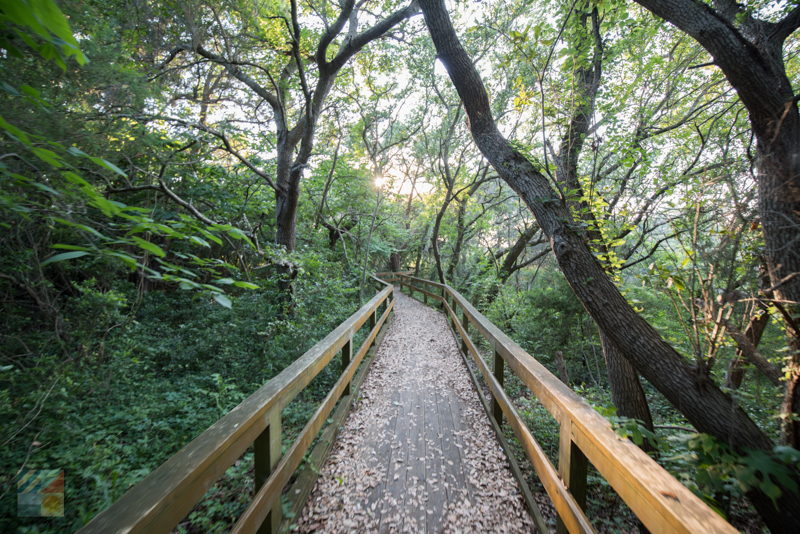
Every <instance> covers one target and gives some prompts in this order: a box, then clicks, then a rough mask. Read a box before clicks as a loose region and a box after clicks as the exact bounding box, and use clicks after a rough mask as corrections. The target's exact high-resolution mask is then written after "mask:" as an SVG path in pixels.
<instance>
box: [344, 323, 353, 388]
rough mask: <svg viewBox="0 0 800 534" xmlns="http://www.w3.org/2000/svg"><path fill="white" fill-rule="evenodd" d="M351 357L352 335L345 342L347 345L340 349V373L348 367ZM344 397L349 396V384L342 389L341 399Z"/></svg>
mask: <svg viewBox="0 0 800 534" xmlns="http://www.w3.org/2000/svg"><path fill="white" fill-rule="evenodd" d="M352 357H353V335H352V334H350V338H349V339H348V340H347V343H345V344H344V347H342V373H344V370H345V369H347V366H348V365H350V360H351V359H352ZM345 395H350V382H348V383H347V385H346V386H345V388H344V391H343V392H342V397H344V396H345Z"/></svg>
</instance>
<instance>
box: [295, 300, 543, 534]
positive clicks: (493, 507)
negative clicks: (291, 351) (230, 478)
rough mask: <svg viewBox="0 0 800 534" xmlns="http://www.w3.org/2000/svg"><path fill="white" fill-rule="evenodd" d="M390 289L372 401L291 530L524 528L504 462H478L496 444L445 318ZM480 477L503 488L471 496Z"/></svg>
mask: <svg viewBox="0 0 800 534" xmlns="http://www.w3.org/2000/svg"><path fill="white" fill-rule="evenodd" d="M396 295H397V301H396V307H395V316H394V318H393V319H392V322H391V323H390V325H389V327H388V331H387V334H386V338H385V340H384V345H382V346H381V348H380V349H379V350H378V353H377V354H376V359H375V362H374V364H373V366H372V368H371V370H370V375H369V376H367V378H366V380H365V381H364V385H363V386H362V391H363V394H364V396H365V397H367V398H368V402H362V403H357V404H356V406H354V409H353V412H352V413H351V415H350V418H349V419H348V421H347V422H345V425H344V427H343V428H342V431H341V432H340V438H339V439H340V440H341V444H340V445H339V446H338V449H337V450H336V451H335V452H334V454H332V455H331V458H330V459H329V461H328V462H327V463H326V464H325V465H324V466H323V468H322V470H321V475H320V478H319V480H318V482H317V486H316V487H315V489H314V492H313V493H312V496H311V499H310V500H309V504H308V505H307V506H306V509H304V511H303V513H301V515H300V518H299V520H298V523H297V525H296V528H297V530H298V531H299V532H342V533H344V532H348V533H350V532H387V533H392V532H413V533H425V532H429V533H439V532H485V531H487V530H489V531H492V530H494V531H503V532H530V531H531V529H532V524H531V522H530V518H529V517H528V515H527V512H526V511H525V508H524V503H523V502H522V500H521V499H520V498H518V497H517V496H518V495H519V491H518V490H517V488H516V482H515V480H514V479H513V476H512V475H511V473H510V471H509V469H508V466H507V463H506V465H503V463H504V462H503V461H502V460H501V461H494V462H486V461H485V460H484V459H485V458H489V457H493V456H494V457H496V456H497V455H496V453H494V454H493V453H492V451H493V450H496V449H497V447H498V444H497V442H496V441H495V440H496V437H495V436H494V433H493V431H492V430H491V427H490V426H489V423H488V421H487V420H486V418H485V414H484V412H483V410H482V408H481V406H480V404H479V402H480V401H479V400H478V398H477V395H476V393H475V391H474V389H472V384H471V381H470V379H469V377H468V374H467V370H466V368H465V367H464V363H463V360H462V359H461V357H460V355H459V352H458V346H457V345H456V342H455V340H454V339H453V336H452V334H451V333H450V332H449V330H448V327H447V323H446V319H445V318H444V316H442V315H441V314H440V313H438V312H436V311H434V310H432V309H431V308H428V307H425V306H423V305H421V304H419V303H417V302H416V301H414V300H411V299H409V298H407V297H405V296H404V295H399V294H396ZM476 436H481V439H476V438H475V437H476ZM466 438H469V439H466ZM468 444H469V445H468ZM468 446H469V447H470V450H469V454H465V449H466V448H467V447H468ZM336 447H337V446H335V448H336ZM365 470H373V471H375V472H376V473H377V475H376V477H375V478H374V480H373V479H371V480H370V481H369V484H365V483H362V482H360V481H359V472H361V471H365ZM481 478H484V479H485V480H488V481H491V482H492V484H493V485H495V486H498V485H499V486H498V487H502V488H504V489H502V491H497V492H488V493H487V492H486V491H483V492H477V491H476V488H475V486H474V485H473V483H472V482H470V480H472V481H474V480H476V479H481ZM478 496H480V498H478ZM509 496H511V497H509ZM362 510H367V513H361V511H362ZM373 510H374V513H372V514H371V513H370V512H371V511H373Z"/></svg>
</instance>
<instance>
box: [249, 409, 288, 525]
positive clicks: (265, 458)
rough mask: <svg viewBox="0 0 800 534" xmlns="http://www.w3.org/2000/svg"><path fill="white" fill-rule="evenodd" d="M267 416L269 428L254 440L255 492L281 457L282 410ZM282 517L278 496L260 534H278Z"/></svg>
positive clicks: (273, 411) (276, 410) (275, 410)
mask: <svg viewBox="0 0 800 534" xmlns="http://www.w3.org/2000/svg"><path fill="white" fill-rule="evenodd" d="M267 417H268V418H269V421H268V426H267V428H265V429H264V431H263V432H262V433H261V434H260V435H259V436H258V437H257V438H256V440H255V441H254V442H253V462H254V464H255V465H254V471H255V473H254V475H255V476H254V478H255V491H254V493H257V492H258V490H259V488H261V486H262V485H263V484H264V482H265V481H266V480H267V478H269V475H270V474H272V470H273V469H274V468H275V466H276V465H277V463H278V460H280V459H281V412H280V410H278V409H274V410H272V412H270V413H269V414H268V415H267ZM281 519H283V514H282V510H281V499H280V497H278V498H277V499H276V500H275V502H273V503H272V504H271V510H270V512H269V515H267V518H266V519H265V520H264V522H263V523H262V524H261V527H260V528H259V529H258V534H277V532H278V531H279V530H280V525H281Z"/></svg>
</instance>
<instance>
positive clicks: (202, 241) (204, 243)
mask: <svg viewBox="0 0 800 534" xmlns="http://www.w3.org/2000/svg"><path fill="white" fill-rule="evenodd" d="M189 240H190V241H194V242H195V243H197V244H198V245H202V246H204V247H206V248H211V245H210V244H209V243H208V241H206V240H205V239H202V238H200V237H197V236H196V235H190V236H189Z"/></svg>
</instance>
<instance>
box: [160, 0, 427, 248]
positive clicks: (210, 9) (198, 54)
mask: <svg viewBox="0 0 800 534" xmlns="http://www.w3.org/2000/svg"><path fill="white" fill-rule="evenodd" d="M203 7H204V9H200V10H198V11H199V13H198V15H197V18H198V19H202V17H203V16H205V17H207V19H208V20H192V21H191V22H192V24H191V25H190V27H189V28H187V29H188V30H189V31H190V35H191V39H190V40H189V41H185V42H182V43H179V44H177V45H175V46H174V47H172V49H171V50H170V52H169V53H168V55H167V57H166V58H165V59H164V60H163V61H162V62H161V64H160V68H161V69H166V68H168V67H170V65H171V64H172V63H173V61H174V60H175V59H176V58H177V57H178V56H179V55H181V54H184V53H188V54H191V55H193V56H194V57H193V58H192V59H191V60H190V61H189V62H188V63H186V64H185V65H183V67H184V68H188V67H190V66H193V65H195V64H196V63H197V61H198V59H199V60H200V61H201V62H208V63H210V64H212V65H216V66H219V67H221V68H222V69H223V70H224V73H225V76H226V77H228V78H230V79H231V80H235V81H236V83H237V84H239V85H238V86H237V90H240V91H244V92H245V93H246V94H247V96H248V97H249V98H251V99H253V104H252V106H253V110H254V113H255V115H256V116H261V115H262V114H263V112H262V111H259V110H260V108H261V106H262V105H264V104H266V106H267V107H268V108H269V109H270V110H271V112H272V116H271V118H270V119H271V121H272V122H273V123H274V135H275V148H274V149H275V154H276V161H275V170H274V174H273V173H271V172H269V171H267V170H264V169H263V168H261V167H260V166H259V165H258V163H257V158H254V157H253V156H248V155H246V154H244V153H243V152H241V151H240V150H237V148H236V143H235V142H232V141H231V140H230V139H229V137H228V136H227V135H226V134H225V132H224V131H220V130H219V129H214V130H211V129H209V128H208V127H203V126H201V127H200V128H199V129H201V130H205V131H209V132H210V133H212V134H213V135H215V136H216V137H218V138H220V139H221V140H222V142H223V143H224V146H225V148H226V149H227V150H228V151H229V152H230V153H231V154H232V155H233V156H234V157H235V158H236V159H237V160H239V161H240V162H241V163H242V164H244V165H245V166H246V167H247V168H248V169H250V170H251V171H252V172H254V173H256V174H257V175H259V176H260V177H261V178H262V179H263V180H264V182H265V183H266V184H268V185H269V187H270V188H272V190H273V191H274V194H275V225H276V230H275V242H276V243H278V244H279V245H282V246H284V247H285V248H286V249H287V250H290V251H291V250H294V248H295V244H296V216H297V206H298V199H299V193H300V180H301V179H302V176H303V172H304V170H305V168H306V167H307V166H308V162H309V158H310V157H311V155H312V153H313V150H314V135H315V130H316V128H317V124H318V122H319V119H320V116H321V115H322V113H323V111H324V104H325V99H326V97H327V96H328V93H329V92H330V90H331V88H332V87H333V84H334V82H335V80H336V77H337V75H338V74H339V72H340V71H341V70H342V68H343V67H344V66H345V65H346V64H347V63H348V61H349V60H350V59H351V58H352V57H353V56H354V55H355V54H356V53H358V52H359V51H360V50H361V49H363V48H364V47H365V46H366V45H367V44H369V43H370V42H372V41H374V40H376V39H379V38H381V37H383V36H385V35H386V34H387V32H389V31H390V30H392V29H393V28H394V27H395V26H397V25H398V24H400V23H401V22H403V21H404V20H406V19H408V18H409V17H411V16H413V15H414V14H415V13H417V10H418V8H417V5H416V3H415V2H413V1H412V2H411V3H410V4H409V5H407V6H406V7H403V8H401V9H398V10H397V11H395V12H393V13H391V14H390V15H388V16H387V17H385V18H383V19H380V20H378V21H376V22H374V23H372V24H371V25H369V26H368V27H367V28H362V27H360V26H362V25H363V19H364V18H368V17H369V14H368V13H367V11H366V10H365V9H363V6H362V4H361V3H358V4H356V2H355V0H347V1H345V2H344V3H343V4H342V6H341V8H340V10H339V11H338V12H335V13H331V9H332V6H331V5H330V4H328V3H322V4H321V5H320V6H312V7H313V11H316V13H318V14H319V16H320V18H321V20H320V21H319V22H320V24H321V25H322V27H323V28H324V31H322V32H321V33H318V34H316V33H314V32H313V31H312V30H303V28H302V26H301V23H302V22H303V21H304V20H305V19H304V18H303V17H301V14H300V12H299V7H298V3H297V2H296V1H295V0H292V2H291V3H290V10H289V12H288V13H287V12H284V10H283V9H277V10H276V12H274V13H273V12H269V13H266V14H262V13H258V12H255V13H254V12H252V10H251V8H247V7H243V6H236V8H235V10H234V11H232V12H231V13H229V14H220V13H219V12H218V11H217V9H216V8H215V7H214V6H212V5H205V6H203ZM331 18H332V19H333V20H330V19H331ZM241 21H247V22H248V24H243V25H242V26H241V27H238V28H237V26H236V25H237V24H238V23H240V22H241ZM231 26H233V27H234V28H236V29H238V30H239V33H238V34H237V35H233V34H232V32H231V29H230V27H231ZM346 26H347V31H346V33H342V32H343V31H344V29H345V27H346ZM212 30H213V31H212ZM312 36H313V37H312ZM282 38H285V39H286V40H287V42H286V43H284V42H282ZM309 41H312V42H313V44H312V43H311V42H309ZM254 50H255V57H254V52H253V51H254ZM264 51H268V52H270V53H269V54H267V55H266V57H264V56H263V55H261V54H262V53H263V52H264ZM199 125H200V123H194V124H190V126H195V127H196V126H199Z"/></svg>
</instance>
